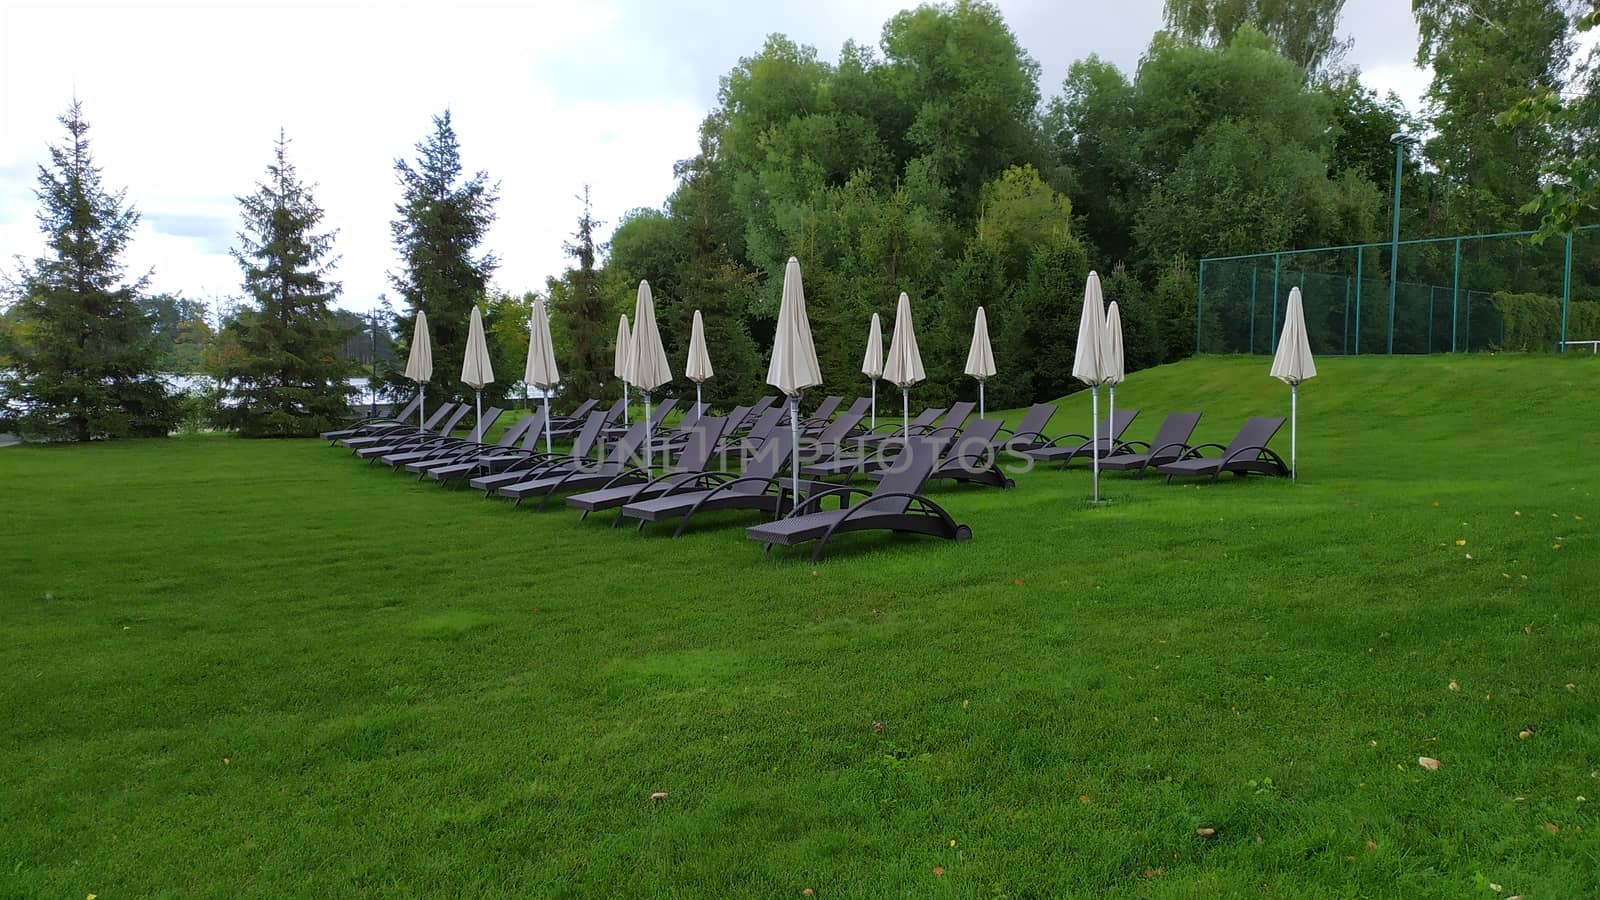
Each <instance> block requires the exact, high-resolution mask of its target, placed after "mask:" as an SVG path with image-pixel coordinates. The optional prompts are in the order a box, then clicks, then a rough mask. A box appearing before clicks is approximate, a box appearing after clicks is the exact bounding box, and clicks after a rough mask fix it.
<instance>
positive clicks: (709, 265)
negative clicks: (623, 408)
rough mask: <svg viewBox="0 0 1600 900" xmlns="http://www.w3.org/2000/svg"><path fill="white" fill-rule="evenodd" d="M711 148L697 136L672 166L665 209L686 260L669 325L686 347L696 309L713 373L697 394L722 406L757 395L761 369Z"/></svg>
mask: <svg viewBox="0 0 1600 900" xmlns="http://www.w3.org/2000/svg"><path fill="white" fill-rule="evenodd" d="M711 151H712V148H711V146H710V144H709V141H707V140H706V139H705V138H703V137H702V139H701V145H700V154H699V155H697V156H695V157H693V158H692V159H689V160H686V161H684V162H681V163H679V164H678V166H677V174H678V177H679V178H681V179H682V182H681V185H680V187H679V189H678V191H677V192H676V193H675V194H674V195H673V198H672V200H671V210H672V215H673V216H674V218H677V219H679V220H681V221H682V222H683V223H684V228H685V231H686V236H687V238H688V258H687V260H686V261H685V263H684V267H683V274H682V278H681V290H682V292H683V302H682V303H680V304H679V307H680V321H678V322H675V323H674V325H675V327H676V331H677V332H678V333H679V334H680V335H682V336H683V339H682V341H681V343H682V345H683V346H684V347H685V348H687V346H688V341H689V338H688V336H689V331H690V328H691V327H692V323H693V320H694V311H695V310H699V311H700V315H701V318H702V319H703V320H704V324H705V330H706V347H707V350H708V352H709V353H710V355H711V366H712V368H713V369H714V370H715V371H716V375H715V377H713V378H712V379H711V380H710V381H708V382H706V384H705V389H704V391H703V394H702V395H703V396H704V397H705V400H706V402H707V403H710V404H711V405H712V406H713V407H715V408H717V409H723V410H726V409H729V408H731V407H733V406H737V405H738V404H739V403H740V402H747V401H752V400H754V399H755V397H756V395H758V394H760V393H761V382H762V379H763V377H764V371H763V370H762V368H761V355H760V353H759V351H758V350H757V349H756V344H755V341H754V340H752V339H751V337H750V329H749V327H748V326H747V325H746V324H745V311H746V310H747V309H748V308H749V307H750V303H751V300H752V295H753V294H754V292H755V290H754V278H752V277H751V276H750V275H749V274H748V273H746V272H745V271H743V270H742V269H740V268H739V266H738V264H737V263H735V262H734V260H733V256H732V254H731V253H730V252H729V249H728V245H727V242H726V241H725V240H724V238H723V235H722V225H723V219H724V217H725V216H726V215H727V212H728V211H727V208H726V204H725V203H724V202H722V201H723V199H724V198H725V197H726V191H724V190H722V189H721V186H720V185H719V184H717V179H718V177H719V176H718V173H717V171H716V169H715V167H714V165H713V164H712V162H711V159H710V156H711ZM679 371H681V369H680V370H679ZM686 383H687V382H686ZM691 393H692V390H691Z"/></svg>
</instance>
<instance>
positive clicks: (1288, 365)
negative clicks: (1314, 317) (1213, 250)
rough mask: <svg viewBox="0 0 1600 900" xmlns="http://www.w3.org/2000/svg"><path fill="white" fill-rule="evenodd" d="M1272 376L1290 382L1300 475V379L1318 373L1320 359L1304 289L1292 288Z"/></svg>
mask: <svg viewBox="0 0 1600 900" xmlns="http://www.w3.org/2000/svg"><path fill="white" fill-rule="evenodd" d="M1272 377H1273V378H1276V379H1278V380H1279V381H1281V382H1283V383H1284V384H1287V385H1289V477H1290V478H1295V477H1297V475H1298V472H1297V471H1296V466H1295V457H1296V454H1297V452H1298V451H1299V446H1298V444H1299V442H1300V435H1299V430H1300V382H1302V381H1305V380H1306V379H1308V378H1315V377H1317V362H1316V360H1314V359H1312V358H1311V337H1310V335H1308V334H1307V333H1306V313H1305V309H1304V308H1303V306H1302V304H1301V302H1300V289H1299V288H1297V287H1296V288H1290V289H1289V309H1288V310H1287V311H1286V312H1285V313H1284V316H1283V332H1282V334H1280V335H1279V337H1278V353H1277V355H1275V356H1274V357H1273V358H1272Z"/></svg>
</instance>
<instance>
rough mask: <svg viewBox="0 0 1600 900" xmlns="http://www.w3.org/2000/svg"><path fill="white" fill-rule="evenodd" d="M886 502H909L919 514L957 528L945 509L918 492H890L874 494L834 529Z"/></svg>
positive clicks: (849, 512) (837, 523)
mask: <svg viewBox="0 0 1600 900" xmlns="http://www.w3.org/2000/svg"><path fill="white" fill-rule="evenodd" d="M885 500H909V501H910V505H912V506H914V508H915V510H916V511H917V512H920V513H924V514H926V515H930V516H936V517H938V518H941V519H944V520H945V522H946V523H948V524H949V525H950V527H951V528H952V529H953V528H955V524H956V523H955V520H954V519H952V518H951V517H950V514H949V513H947V512H945V510H944V507H942V506H940V505H939V504H937V503H935V502H933V501H932V500H930V499H928V498H927V497H925V496H923V495H922V494H919V493H917V492H916V491H889V492H887V493H882V494H873V495H872V496H870V497H868V498H867V499H865V500H863V501H861V502H860V503H857V504H856V505H854V506H852V507H850V509H848V510H847V511H846V512H845V514H844V516H843V517H842V518H840V519H839V521H838V522H835V523H834V526H833V527H834V529H837V528H838V527H839V526H840V525H843V524H844V523H845V522H848V521H850V520H851V519H853V518H855V517H856V516H858V515H859V514H861V512H862V511H863V510H869V509H871V508H872V506H873V504H877V503H882V502H883V501H885Z"/></svg>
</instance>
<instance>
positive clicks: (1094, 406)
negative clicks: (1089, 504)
mask: <svg viewBox="0 0 1600 900" xmlns="http://www.w3.org/2000/svg"><path fill="white" fill-rule="evenodd" d="M1089 396H1090V400H1089V403H1090V407H1089V408H1090V415H1091V416H1092V417H1093V419H1094V421H1093V422H1091V423H1090V428H1089V458H1090V459H1092V460H1094V502H1096V503H1099V502H1100V435H1099V433H1098V432H1097V429H1098V428H1099V427H1100V385H1098V384H1095V385H1090V387H1089Z"/></svg>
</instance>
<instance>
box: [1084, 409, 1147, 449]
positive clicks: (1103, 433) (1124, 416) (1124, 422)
mask: <svg viewBox="0 0 1600 900" xmlns="http://www.w3.org/2000/svg"><path fill="white" fill-rule="evenodd" d="M1137 418H1139V411H1138V410H1137V409H1119V410H1117V414H1116V417H1115V418H1112V419H1101V420H1100V427H1099V428H1098V429H1097V430H1096V431H1095V433H1094V436H1095V437H1097V438H1099V439H1100V443H1102V444H1104V443H1107V442H1109V441H1113V440H1115V439H1117V438H1120V437H1122V433H1123V432H1124V431H1127V430H1128V426H1129V425H1132V424H1133V420H1134V419H1137Z"/></svg>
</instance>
